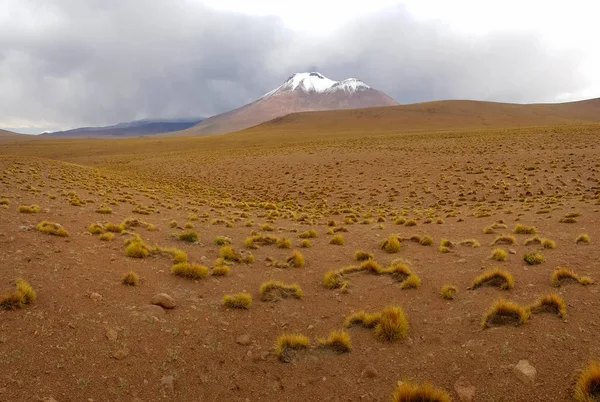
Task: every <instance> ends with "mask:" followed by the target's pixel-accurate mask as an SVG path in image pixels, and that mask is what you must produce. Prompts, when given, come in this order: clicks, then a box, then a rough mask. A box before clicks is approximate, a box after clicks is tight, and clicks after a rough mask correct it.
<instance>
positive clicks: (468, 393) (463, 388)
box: [454, 377, 475, 402]
mask: <svg viewBox="0 0 600 402" xmlns="http://www.w3.org/2000/svg"><path fill="white" fill-rule="evenodd" d="M454 390H455V391H456V393H457V394H458V399H459V400H460V401H461V402H471V401H472V400H473V397H474V396H475V387H474V386H473V385H472V384H471V383H470V382H469V381H467V379H466V378H464V377H460V378H459V379H458V381H456V382H455V383H454Z"/></svg>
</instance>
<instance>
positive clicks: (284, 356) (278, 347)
mask: <svg viewBox="0 0 600 402" xmlns="http://www.w3.org/2000/svg"><path fill="white" fill-rule="evenodd" d="M309 347H310V340H309V339H308V337H306V336H304V335H302V334H282V335H281V336H280V337H279V338H277V342H275V354H276V355H277V357H278V358H279V360H281V361H282V362H290V361H291V360H292V355H291V352H292V351H297V350H302V349H308V348H309Z"/></svg>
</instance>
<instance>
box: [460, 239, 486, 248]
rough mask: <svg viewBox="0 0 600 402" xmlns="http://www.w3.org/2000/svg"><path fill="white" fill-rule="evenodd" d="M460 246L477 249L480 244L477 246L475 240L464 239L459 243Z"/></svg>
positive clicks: (477, 243)
mask: <svg viewBox="0 0 600 402" xmlns="http://www.w3.org/2000/svg"><path fill="white" fill-rule="evenodd" d="M458 244H460V245H461V246H468V247H473V248H477V247H480V246H481V244H479V242H478V241H477V240H476V239H466V240H463V241H461V242H460V243H458Z"/></svg>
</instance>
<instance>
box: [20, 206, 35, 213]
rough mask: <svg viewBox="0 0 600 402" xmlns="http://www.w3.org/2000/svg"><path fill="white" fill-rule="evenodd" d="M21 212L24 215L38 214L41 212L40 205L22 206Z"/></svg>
mask: <svg viewBox="0 0 600 402" xmlns="http://www.w3.org/2000/svg"><path fill="white" fill-rule="evenodd" d="M19 212H20V213H22V214H36V213H38V212H40V206H39V205H20V206H19Z"/></svg>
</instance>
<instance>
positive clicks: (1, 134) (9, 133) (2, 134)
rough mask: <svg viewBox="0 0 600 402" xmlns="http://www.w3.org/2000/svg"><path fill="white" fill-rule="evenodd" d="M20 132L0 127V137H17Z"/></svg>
mask: <svg viewBox="0 0 600 402" xmlns="http://www.w3.org/2000/svg"><path fill="white" fill-rule="evenodd" d="M20 135H21V134H17V133H13V132H12V131H8V130H2V129H0V137H18V136H20Z"/></svg>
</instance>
